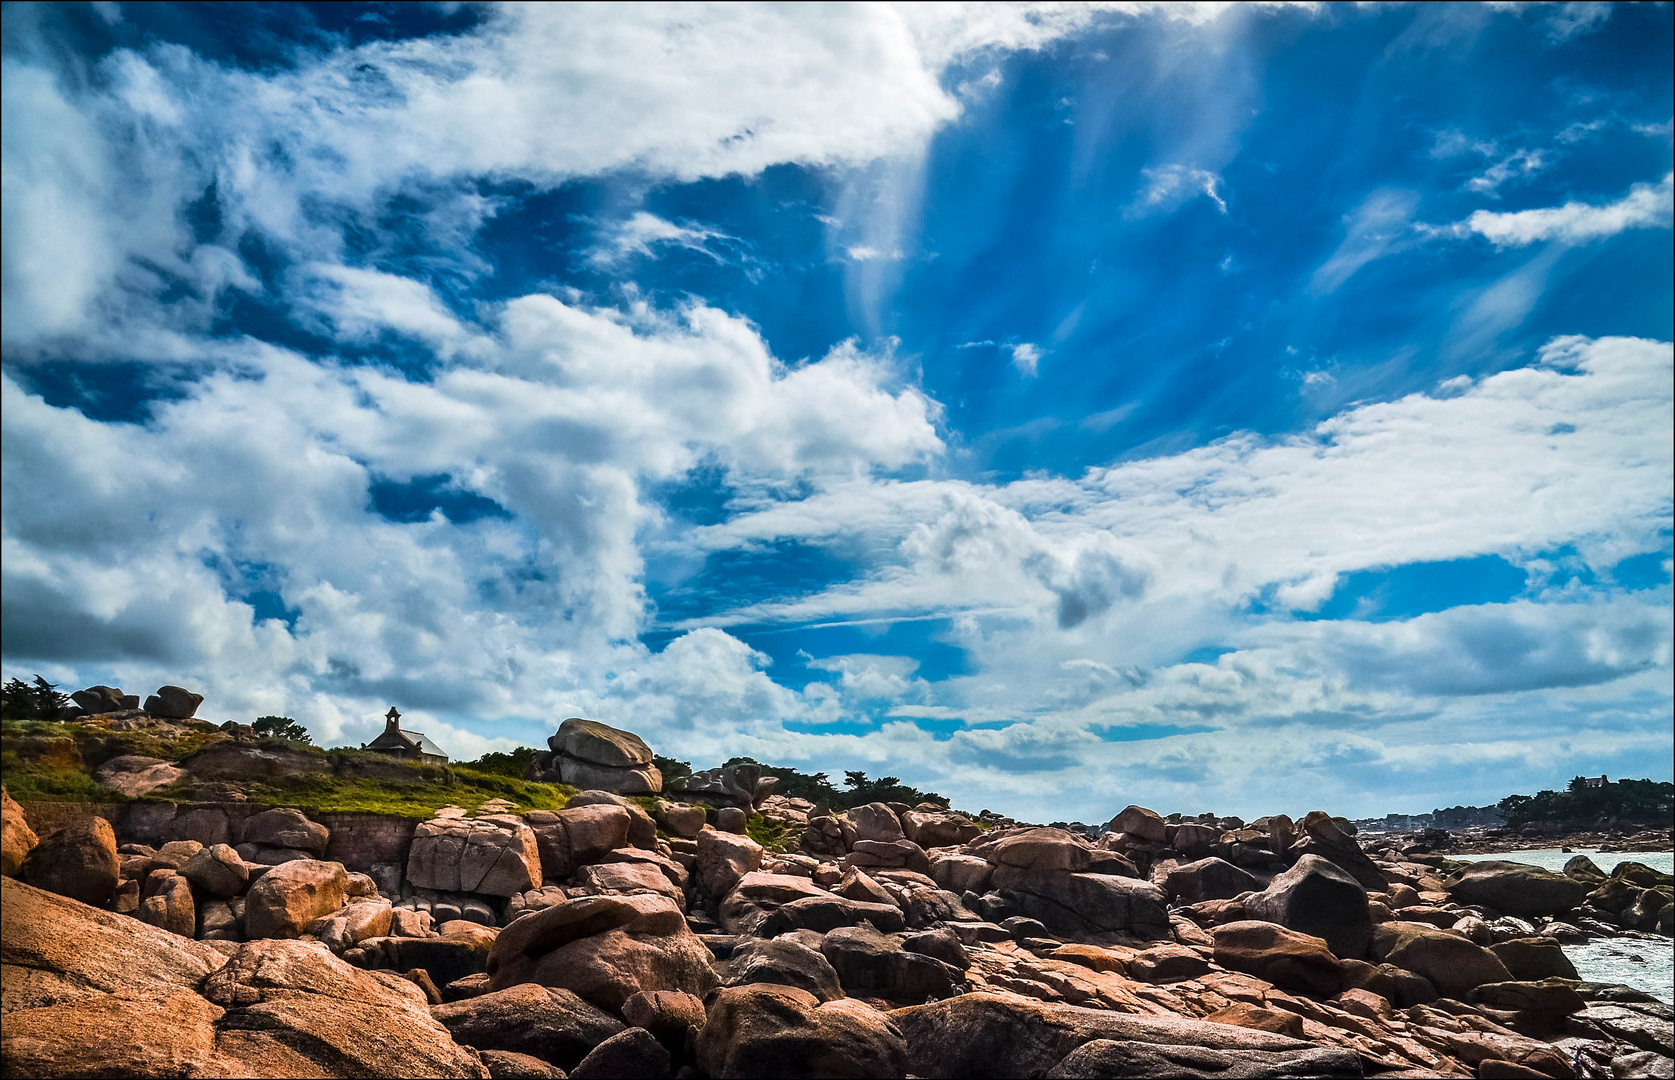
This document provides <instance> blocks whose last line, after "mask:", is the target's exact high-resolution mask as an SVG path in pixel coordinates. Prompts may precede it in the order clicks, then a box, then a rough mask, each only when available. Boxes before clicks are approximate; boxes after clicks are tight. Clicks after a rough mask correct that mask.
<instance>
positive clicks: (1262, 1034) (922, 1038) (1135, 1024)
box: [889, 993, 1313, 1077]
mask: <svg viewBox="0 0 1675 1080" xmlns="http://www.w3.org/2000/svg"><path fill="white" fill-rule="evenodd" d="M889 1016H890V1019H891V1020H893V1021H894V1022H895V1024H896V1026H897V1027H898V1028H899V1029H900V1030H901V1033H902V1036H903V1037H904V1038H905V1039H906V1040H907V1046H908V1061H907V1071H908V1072H911V1073H912V1074H914V1075H915V1076H936V1077H988V1076H1044V1075H1046V1074H1047V1072H1048V1071H1049V1070H1051V1069H1052V1068H1053V1067H1054V1066H1056V1065H1058V1064H1059V1062H1061V1061H1063V1060H1064V1059H1065V1058H1066V1057H1068V1056H1069V1055H1070V1054H1071V1052H1073V1051H1074V1050H1075V1049H1076V1048H1077V1047H1080V1046H1082V1045H1084V1044H1086V1043H1089V1042H1092V1041H1094V1040H1095V1039H1109V1040H1114V1041H1119V1042H1132V1043H1141V1044H1146V1045H1152V1046H1184V1047H1193V1046H1197V1047H1206V1048H1208V1049H1211V1050H1223V1051H1243V1050H1257V1051H1266V1052H1288V1051H1289V1052H1295V1051H1300V1050H1309V1049H1313V1048H1312V1047H1310V1046H1309V1044H1308V1043H1305V1042H1299V1041H1298V1040H1296V1039H1288V1038H1286V1037H1285V1036H1283V1035H1275V1034H1271V1033H1269V1032H1266V1031H1254V1030H1250V1029H1247V1028H1240V1027H1233V1026H1230V1025H1227V1024H1212V1023H1209V1022H1207V1021H1204V1020H1189V1019H1187V1018H1185V1017H1178V1016H1137V1015H1132V1014H1127V1013H1116V1012H1109V1011H1106V1010H1102V1009H1084V1008H1079V1007H1077V1006H1074V1005H1059V1004H1051V1003H1048V1002H1043V1001H1038V1000H1036V999H1035V998H1029V997H1024V996H1022V995H1019V994H1005V993H980V994H961V995H960V996H958V997H952V998H949V999H947V1000H945V1001H936V1002H932V1003H930V1004H928V1005H918V1006H914V1007H911V1008H906V1009H896V1010H895V1011H893V1012H891V1013H890V1014H889ZM1112 1075H1122V1074H1121V1073H1115V1074H1112Z"/></svg>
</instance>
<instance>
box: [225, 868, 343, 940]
mask: <svg viewBox="0 0 1675 1080" xmlns="http://www.w3.org/2000/svg"><path fill="white" fill-rule="evenodd" d="M348 897H349V872H348V871H347V870H345V869H344V868H343V864H342V863H335V862H317V861H315V860H313V859H294V860H292V861H291V862H288V863H281V864H280V865H278V866H276V867H274V868H273V869H272V870H269V871H268V872H267V873H265V874H263V875H262V876H261V878H260V879H259V880H258V881H257V882H256V884H254V885H252V886H251V887H250V892H249V894H248V895H247V896H246V897H245V900H244V932H245V936H246V937H248V938H251V939H255V938H294V937H299V936H301V934H302V932H303V928H304V927H306V926H307V925H308V924H309V923H311V922H313V921H314V920H315V919H318V918H319V917H320V916H322V915H330V914H331V913H332V912H334V911H336V910H337V909H338V908H340V907H342V906H343V902H344V901H345V900H347V899H348Z"/></svg>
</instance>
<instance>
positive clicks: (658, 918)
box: [486, 894, 717, 1012]
mask: <svg viewBox="0 0 1675 1080" xmlns="http://www.w3.org/2000/svg"><path fill="white" fill-rule="evenodd" d="M486 970H487V972H488V976H489V985H490V986H491V987H492V988H493V989H495V990H503V989H505V988H506V987H508V986H516V985H517V984H519V983H526V982H529V983H539V984H540V985H542V986H551V987H557V988H559V989H563V990H570V991H573V992H574V993H576V994H578V995H580V996H581V997H582V998H584V999H586V1000H588V1001H590V1002H592V1003H593V1004H594V1005H597V1006H598V1007H600V1008H601V1009H605V1010H607V1011H610V1012H616V1011H618V1010H620V1009H621V1008H622V1004H623V1002H625V1001H627V1000H628V999H629V998H630V997H633V996H634V995H635V994H638V993H640V992H642V991H650V990H679V991H681V992H683V993H688V994H691V995H693V996H694V997H699V998H701V997H703V996H704V995H705V994H707V993H708V992H709V991H710V990H712V989H714V987H715V986H716V982H717V980H716V977H715V972H714V970H713V969H712V968H711V967H710V951H709V949H708V948H707V947H706V946H705V945H704V943H703V942H701V941H699V940H698V936H697V935H696V934H694V933H693V932H692V931H691V929H689V928H688V927H687V925H686V917H685V915H683V914H682V913H681V910H680V907H679V905H677V904H676V903H675V902H674V901H673V900H671V899H669V898H668V897H666V896H656V895H652V894H640V895H636V896H588V897H582V898H580V899H575V900H567V901H565V902H564V903H561V904H555V905H553V906H552V907H549V908H546V909H544V910H541V911H538V912H536V913H534V914H533V915H525V916H523V917H522V918H520V919H517V920H515V921H514V922H513V923H512V924H511V925H510V926H507V927H506V928H505V929H503V930H502V931H501V932H500V936H499V937H498V938H496V939H495V942H494V946H493V948H492V949H490V950H489V956H488V962H487V965H486Z"/></svg>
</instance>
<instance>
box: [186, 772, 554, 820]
mask: <svg viewBox="0 0 1675 1080" xmlns="http://www.w3.org/2000/svg"><path fill="white" fill-rule="evenodd" d="M447 773H448V774H451V776H452V782H449V780H448V779H447V776H446V775H445V776H444V778H443V779H442V780H440V781H438V782H426V781H419V782H406V781H400V780H382V779H372V778H369V777H342V776H327V775H323V774H319V773H307V774H303V775H300V776H290V777H286V778H284V779H282V780H273V781H267V782H247V783H241V784H239V785H238V786H239V789H240V790H242V791H243V792H244V794H245V797H246V798H248V799H249V800H250V801H251V802H253V803H261V804H263V805H267V806H295V807H298V808H299V809H304V810H315V811H318V812H321V813H337V814H388V815H390V816H393V817H407V818H420V819H423V818H428V817H430V816H432V815H433V814H435V813H436V811H438V810H440V809H442V808H443V807H444V806H458V807H462V808H463V809H465V810H468V811H472V812H475V811H476V810H477V809H478V808H479V807H481V806H482V804H483V803H485V802H488V801H490V800H491V799H506V800H508V801H510V802H512V803H515V804H516V805H517V810H518V811H519V812H521V811H524V810H562V809H564V806H565V804H566V803H568V802H569V801H570V797H571V796H573V795H575V794H576V789H575V788H572V787H566V786H564V785H562V784H539V783H534V782H532V781H528V780H516V779H513V778H511V777H508V776H497V775H495V774H493V773H485V772H480V771H478V770H475V769H464V768H457V769H450V770H447ZM153 796H154V797H161V798H173V799H177V800H180V801H187V800H189V799H190V797H191V796H190V790H189V788H184V787H182V788H180V789H169V788H160V789H158V790H157V791H156V792H154V793H153Z"/></svg>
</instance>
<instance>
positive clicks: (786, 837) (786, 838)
mask: <svg viewBox="0 0 1675 1080" xmlns="http://www.w3.org/2000/svg"><path fill="white" fill-rule="evenodd" d="M744 834H745V835H746V836H748V837H750V838H751V839H752V840H754V841H756V842H757V843H758V844H761V845H762V846H763V847H764V848H766V849H767V850H769V851H772V852H775V853H783V852H784V851H785V848H786V845H787V844H788V843H789V842H790V840H791V833H790V830H788V829H786V827H785V826H783V825H781V824H780V823H779V822H777V821H770V820H769V819H768V818H766V817H764V816H763V815H761V814H752V815H751V816H750V819H749V820H748V821H746V822H745V823H744Z"/></svg>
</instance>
